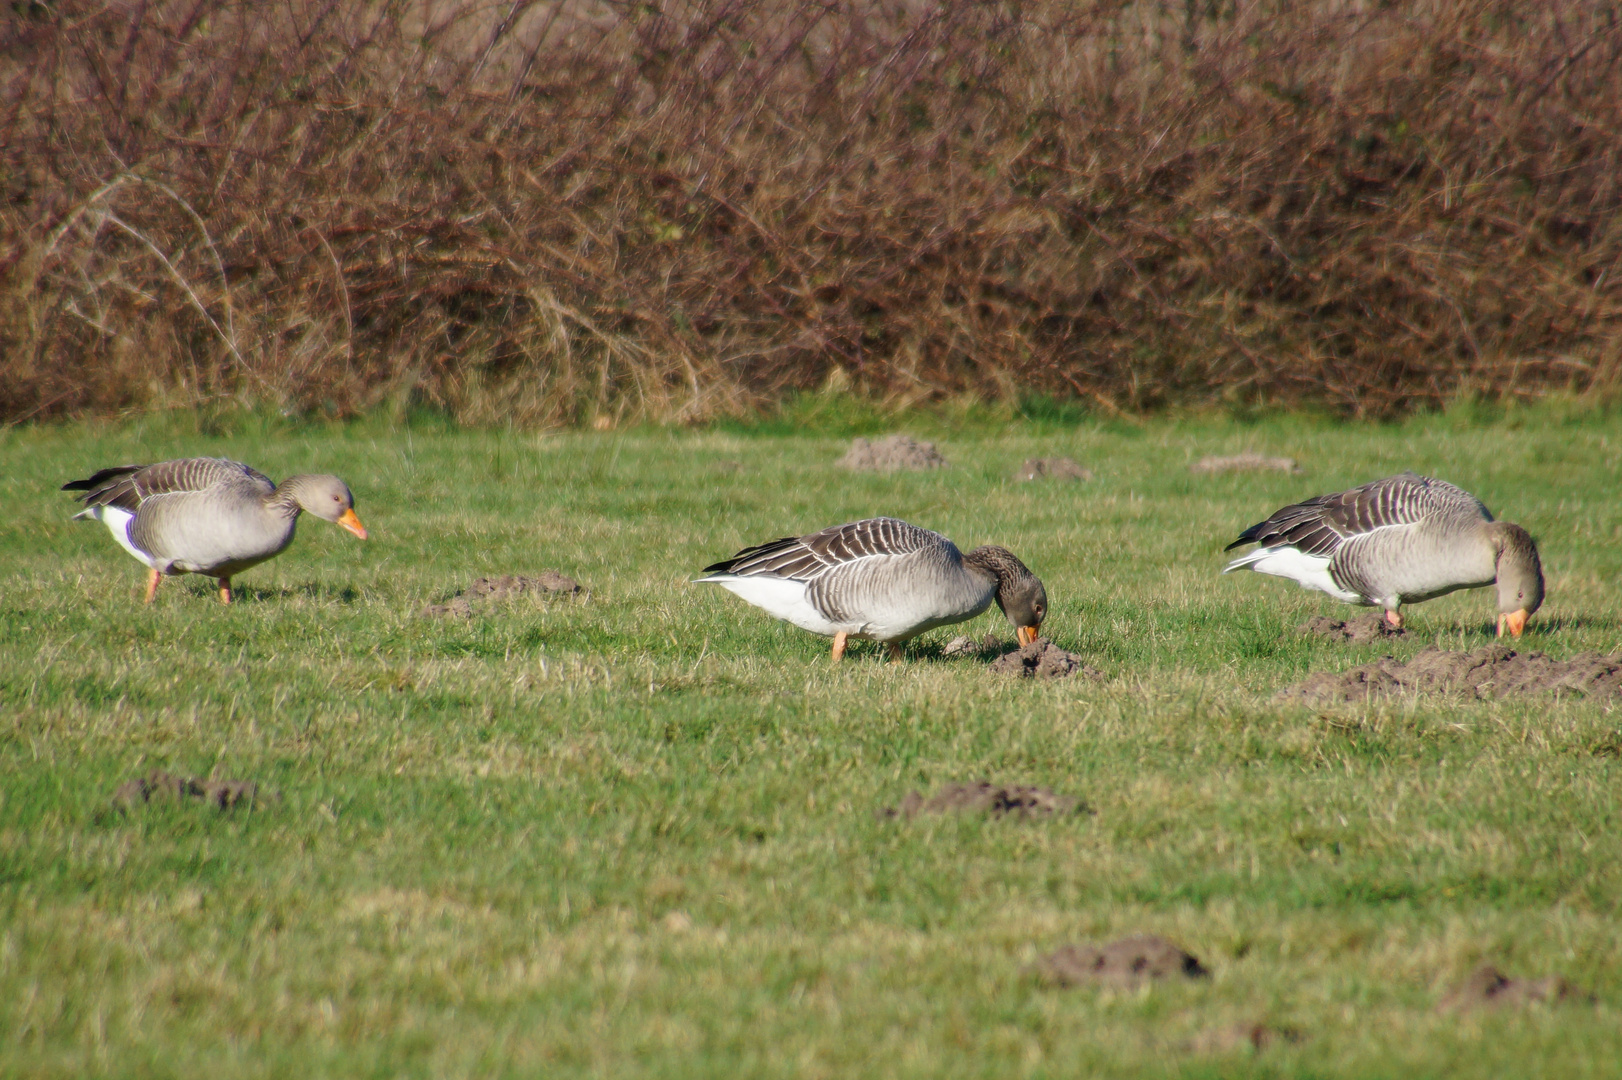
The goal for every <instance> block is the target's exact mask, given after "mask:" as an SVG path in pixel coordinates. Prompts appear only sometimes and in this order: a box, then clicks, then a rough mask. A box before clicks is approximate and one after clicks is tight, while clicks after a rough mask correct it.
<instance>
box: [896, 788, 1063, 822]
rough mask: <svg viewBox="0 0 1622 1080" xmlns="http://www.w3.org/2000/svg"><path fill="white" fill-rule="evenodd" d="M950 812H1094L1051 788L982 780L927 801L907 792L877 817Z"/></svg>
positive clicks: (1033, 814)
mask: <svg viewBox="0 0 1622 1080" xmlns="http://www.w3.org/2000/svg"><path fill="white" fill-rule="evenodd" d="M952 812H959V813H971V814H984V815H986V816H987V817H994V818H1003V817H1015V818H1055V817H1063V816H1065V815H1066V814H1090V813H1093V809H1092V807H1090V806H1088V805H1087V804H1086V803H1085V802H1083V801H1082V800H1080V799H1077V798H1074V797H1073V796H1070V795H1060V794H1059V793H1058V792H1056V791H1054V790H1053V789H1052V788H1045V787H1028V786H1025V785H1020V784H1012V785H1005V784H993V783H991V782H990V781H987V780H982V781H980V782H979V783H978V784H948V785H946V786H945V787H943V788H941V789H940V790H939V791H937V792H936V793H935V794H933V795H931V796H930V797H929V798H927V799H926V798H924V797H923V796H922V795H920V794H919V793H918V792H916V791H909V792H908V793H907V797H906V798H904V799H902V800H901V805H900V806H886V807H883V808H881V809H880V810H879V812H878V816H879V817H881V818H905V819H907V820H908V821H910V820H912V819H913V818H915V817H917V816H918V815H919V814H946V813H952Z"/></svg>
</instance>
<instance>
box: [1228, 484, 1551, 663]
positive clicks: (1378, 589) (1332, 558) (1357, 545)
mask: <svg viewBox="0 0 1622 1080" xmlns="http://www.w3.org/2000/svg"><path fill="white" fill-rule="evenodd" d="M1251 543H1255V544H1260V545H1261V547H1259V548H1257V549H1256V550H1255V551H1252V552H1251V553H1250V554H1248V555H1244V556H1241V557H1240V558H1237V559H1235V560H1234V561H1233V562H1231V563H1229V564H1228V565H1227V567H1226V569H1224V570H1223V571H1222V572H1223V573H1224V574H1226V573H1228V572H1229V571H1230V570H1242V569H1247V568H1248V569H1251V570H1256V571H1259V572H1261V573H1263V574H1274V575H1277V576H1278V577H1286V578H1290V579H1291V580H1293V581H1296V582H1298V583H1299V584H1300V585H1301V586H1302V587H1303V588H1307V589H1317V590H1318V591H1320V592H1326V593H1328V594H1329V595H1330V596H1333V597H1334V598H1335V599H1337V600H1344V601H1346V602H1347V603H1349V604H1364V605H1367V606H1370V607H1383V608H1385V617H1386V620H1387V621H1388V622H1390V623H1391V625H1392V626H1395V627H1400V626H1402V613H1401V612H1400V611H1399V610H1398V609H1399V608H1401V607H1402V605H1403V604H1405V603H1414V604H1417V603H1419V602H1421V601H1423V600H1430V599H1433V598H1435V597H1438V596H1445V595H1446V594H1448V593H1450V592H1453V591H1455V590H1457V589H1479V588H1483V587H1485V586H1487V585H1492V584H1494V583H1495V582H1496V583H1497V585H1498V636H1499V637H1503V636H1504V631H1505V630H1508V631H1509V632H1510V633H1511V634H1512V635H1514V636H1515V637H1520V636H1521V631H1522V630H1524V629H1525V628H1526V620H1527V619H1529V618H1530V617H1531V616H1532V613H1533V612H1535V611H1536V610H1537V609H1538V607H1539V606H1540V605H1541V604H1542V603H1543V567H1542V566H1541V564H1540V563H1539V562H1538V548H1537V544H1535V543H1533V541H1532V537H1531V535H1530V534H1529V533H1527V531H1526V530H1525V529H1523V528H1521V527H1520V526H1519V525H1511V524H1510V523H1509V522H1507V521H1494V520H1493V517H1492V514H1490V513H1488V511H1487V508H1486V507H1485V506H1483V505H1481V500H1480V499H1477V498H1476V497H1475V496H1474V495H1472V494H1470V493H1469V492H1468V491H1465V490H1463V489H1462V488H1456V487H1454V486H1453V485H1452V484H1449V483H1445V482H1443V481H1441V480H1432V479H1430V478H1428V477H1424V476H1418V475H1416V474H1414V473H1411V472H1405V473H1403V474H1402V475H1401V476H1391V477H1387V478H1386V479H1384V480H1376V481H1374V482H1373V483H1371V484H1364V485H1363V486H1362V487H1359V488H1353V489H1352V490H1350V491H1341V492H1337V493H1336V494H1334V495H1319V496H1318V497H1317V498H1313V499H1308V500H1307V501H1306V502H1303V503H1296V504H1295V505H1294V506H1286V507H1285V508H1284V509H1282V510H1280V511H1278V512H1277V513H1275V514H1274V515H1273V516H1272V517H1270V518H1268V519H1267V520H1266V521H1263V522H1261V523H1260V524H1257V525H1252V526H1251V527H1250V528H1248V529H1246V530H1245V531H1244V532H1242V533H1240V534H1239V539H1237V540H1235V541H1234V542H1233V543H1231V544H1229V545H1228V547H1227V549H1226V550H1229V551H1232V550H1233V549H1234V548H1236V547H1239V546H1240V545H1242V544H1251Z"/></svg>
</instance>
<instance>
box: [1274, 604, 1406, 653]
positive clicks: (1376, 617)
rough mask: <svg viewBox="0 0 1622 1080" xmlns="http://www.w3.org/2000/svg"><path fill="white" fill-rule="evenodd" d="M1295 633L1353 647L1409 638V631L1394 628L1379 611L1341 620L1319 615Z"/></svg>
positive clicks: (1299, 627)
mask: <svg viewBox="0 0 1622 1080" xmlns="http://www.w3.org/2000/svg"><path fill="white" fill-rule="evenodd" d="M1295 632H1296V633H1297V634H1299V635H1300V636H1302V637H1324V638H1328V639H1329V640H1331V641H1345V642H1348V643H1350V644H1352V645H1366V644H1368V643H1369V642H1371V641H1381V640H1384V639H1385V638H1400V637H1405V636H1407V633H1408V631H1406V630H1403V629H1401V628H1400V627H1396V626H1392V625H1391V624H1390V623H1388V622H1386V621H1385V612H1383V611H1377V612H1375V613H1374V614H1373V615H1359V616H1358V617H1356V618H1354V619H1345V620H1340V619H1336V618H1333V617H1332V616H1329V615H1319V616H1318V617H1317V618H1315V619H1308V620H1307V621H1306V622H1304V623H1302V624H1301V625H1300V626H1297V627H1296V628H1295Z"/></svg>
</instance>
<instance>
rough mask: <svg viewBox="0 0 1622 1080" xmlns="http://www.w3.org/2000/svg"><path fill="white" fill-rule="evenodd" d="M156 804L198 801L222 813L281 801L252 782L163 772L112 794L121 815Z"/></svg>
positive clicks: (157, 771)
mask: <svg viewBox="0 0 1622 1080" xmlns="http://www.w3.org/2000/svg"><path fill="white" fill-rule="evenodd" d="M157 801H171V802H187V801H196V802H200V803H207V804H209V805H211V806H213V807H215V808H216V809H219V810H229V809H231V808H232V807H234V806H253V805H254V804H255V803H261V802H266V801H270V802H276V801H279V799H278V797H277V796H276V795H274V794H273V793H271V792H268V791H265V790H263V789H261V788H260V786H259V785H258V784H256V783H254V782H253V781H252V780H223V779H219V778H216V777H208V778H206V779H199V778H198V777H195V776H177V775H176V774H174V773H171V772H166V771H164V770H163V769H155V770H153V771H152V772H150V773H147V774H146V775H145V776H137V777H135V778H134V779H133V780H126V781H124V782H123V783H122V784H120V785H118V788H117V789H116V790H115V791H114V792H113V798H112V803H113V809H114V810H117V811H119V812H121V813H128V812H129V811H131V810H134V809H136V808H137V807H140V806H145V805H146V804H147V803H149V802H157Z"/></svg>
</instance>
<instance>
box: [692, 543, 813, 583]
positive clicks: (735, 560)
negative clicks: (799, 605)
mask: <svg viewBox="0 0 1622 1080" xmlns="http://www.w3.org/2000/svg"><path fill="white" fill-rule="evenodd" d="M799 542H800V538H799V537H797V536H780V537H778V538H777V539H776V540H768V541H766V542H765V543H764V544H753V545H751V546H749V547H746V548H744V549H743V550H742V551H739V552H738V553H737V554H736V555H734V556H732V558H730V559H722V560H721V561H720V562H717V563H711V564H710V565H708V566H706V567H705V568H704V573H706V574H730V573H731V572H732V569H733V567H735V566H737V565H738V564H739V563H741V562H743V561H744V560H746V559H752V558H754V557H755V556H756V555H764V554H766V553H767V552H771V551H778V550H781V549H782V548H783V547H785V546H787V545H789V544H798V543H799Z"/></svg>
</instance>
